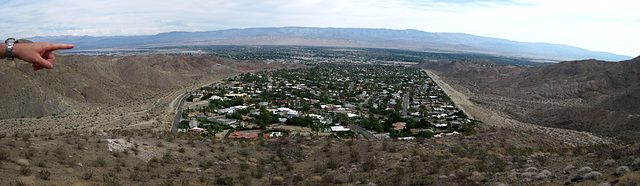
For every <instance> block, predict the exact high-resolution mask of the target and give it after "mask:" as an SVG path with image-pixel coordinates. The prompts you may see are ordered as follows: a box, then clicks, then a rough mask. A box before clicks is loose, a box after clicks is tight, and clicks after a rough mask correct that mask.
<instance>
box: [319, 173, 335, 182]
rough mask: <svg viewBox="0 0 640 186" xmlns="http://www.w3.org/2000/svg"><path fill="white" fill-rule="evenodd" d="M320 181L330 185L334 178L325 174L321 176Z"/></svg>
mask: <svg viewBox="0 0 640 186" xmlns="http://www.w3.org/2000/svg"><path fill="white" fill-rule="evenodd" d="M322 181H323V182H324V183H326V184H331V183H333V181H334V177H333V175H332V174H325V175H323V176H322Z"/></svg>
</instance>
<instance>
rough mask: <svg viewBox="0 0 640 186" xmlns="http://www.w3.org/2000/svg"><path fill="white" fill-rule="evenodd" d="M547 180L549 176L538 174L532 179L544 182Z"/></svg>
mask: <svg viewBox="0 0 640 186" xmlns="http://www.w3.org/2000/svg"><path fill="white" fill-rule="evenodd" d="M547 178H549V176H547V175H546V174H543V173H540V174H538V175H536V176H535V177H533V179H534V180H544V179H547Z"/></svg>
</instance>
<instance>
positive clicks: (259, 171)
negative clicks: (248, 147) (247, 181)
mask: <svg viewBox="0 0 640 186" xmlns="http://www.w3.org/2000/svg"><path fill="white" fill-rule="evenodd" d="M264 171H265V169H264V165H258V166H256V170H255V171H253V172H251V176H253V177H254V178H257V179H262V177H263V176H264Z"/></svg>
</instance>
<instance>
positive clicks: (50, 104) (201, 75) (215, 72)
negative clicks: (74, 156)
mask: <svg viewBox="0 0 640 186" xmlns="http://www.w3.org/2000/svg"><path fill="white" fill-rule="evenodd" d="M285 66H287V65H283V64H276V63H274V64H266V63H263V62H261V61H236V60H229V59H222V58H218V57H213V56H167V55H147V56H127V57H111V56H96V57H90V56H81V55H59V56H57V59H56V61H55V63H54V69H52V70H41V71H37V72H34V71H32V69H31V65H30V64H28V63H25V62H22V61H16V62H13V64H12V62H6V61H3V62H2V64H0V78H1V79H2V82H0V94H2V95H4V96H3V97H2V98H0V99H1V102H2V103H3V104H2V106H0V118H5V119H6V118H18V117H43V116H50V115H61V114H65V113H68V112H75V111H80V110H87V109H89V110H91V109H93V108H103V107H112V106H131V105H135V104H139V102H141V101H145V100H152V99H153V98H157V97H159V96H162V95H164V94H166V93H169V92H174V91H177V90H180V89H182V88H184V87H187V86H190V85H194V84H197V83H199V82H205V81H207V80H211V79H215V78H220V77H228V76H229V75H232V74H235V73H238V72H243V71H248V70H259V69H276V68H282V67H285ZM289 66H290V65H289Z"/></svg>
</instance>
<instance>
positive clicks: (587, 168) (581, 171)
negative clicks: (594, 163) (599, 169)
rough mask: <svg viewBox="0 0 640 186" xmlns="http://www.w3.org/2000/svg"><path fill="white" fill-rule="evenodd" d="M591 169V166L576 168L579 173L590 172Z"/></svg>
mask: <svg viewBox="0 0 640 186" xmlns="http://www.w3.org/2000/svg"><path fill="white" fill-rule="evenodd" d="M591 171H593V169H592V168H591V167H582V168H580V170H578V172H579V173H587V172H591Z"/></svg>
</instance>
